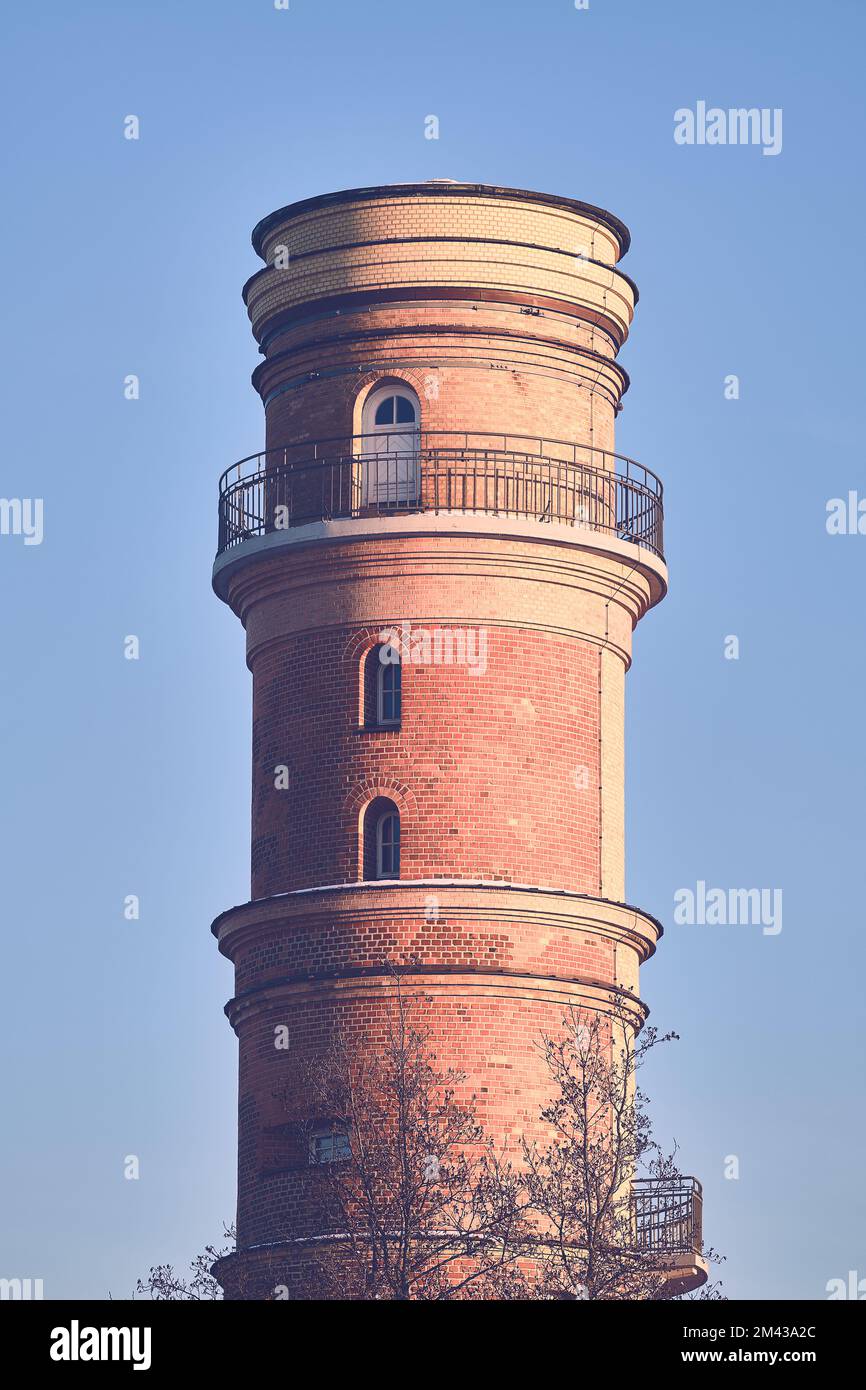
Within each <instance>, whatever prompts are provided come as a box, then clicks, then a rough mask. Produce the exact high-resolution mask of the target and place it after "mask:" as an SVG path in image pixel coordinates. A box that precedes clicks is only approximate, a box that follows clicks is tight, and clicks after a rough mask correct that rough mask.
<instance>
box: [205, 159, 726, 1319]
mask: <svg viewBox="0 0 866 1390" xmlns="http://www.w3.org/2000/svg"><path fill="white" fill-rule="evenodd" d="M253 245H254V247H255V250H256V252H257V253H258V254H259V256H260V257H261V259H262V260H263V262H264V266H263V268H262V269H260V270H259V271H258V272H257V273H256V274H255V275H253V276H252V278H251V279H250V280H249V281H248V283H247V285H246V286H245V290H244V298H245V301H246V305H247V308H248V311H249V316H250V320H251V323H252V328H253V333H254V335H255V337H256V340H257V342H258V344H259V348H260V351H261V354H262V360H261V362H260V363H259V365H258V367H257V368H256V370H255V372H254V375H253V383H254V385H255V388H256V390H257V391H258V392H259V394H260V396H261V398H262V402H263V404H264V408H265V421H266V448H265V450H264V451H263V452H262V453H259V454H256V455H254V456H251V457H249V458H247V459H244V460H242V461H241V462H240V463H238V464H235V465H234V466H233V467H231V468H229V469H228V470H227V472H226V473H225V474H224V475H223V478H222V480H221V485H220V498H219V516H220V531H219V551H218V555H217V558H216V562H215V565H214V575H213V583H214V588H215V590H216V593H217V594H218V595H219V597H220V598H221V599H223V600H224V602H225V603H227V604H228V605H229V606H230V607H231V609H232V610H233V612H234V613H235V614H236V615H237V616H238V618H239V619H240V620H241V622H242V623H243V626H244V629H245V632H246V654H247V664H248V666H249V669H250V671H251V672H252V678H253V735H252V883H251V893H250V900H249V902H246V903H243V904H241V905H240V906H237V907H234V908H231V909H230V910H229V911H227V912H225V913H223V914H222V915H221V916H220V917H219V918H218V919H217V921H216V922H215V923H214V926H213V931H214V934H215V935H216V937H217V940H218V943H219V949H220V950H221V951H222V952H223V954H224V955H226V956H227V957H228V958H229V959H230V960H231V961H232V963H233V965H234V967H235V993H234V996H233V998H232V999H231V1001H230V1002H229V1004H228V1005H227V1006H226V1011H227V1014H228V1017H229V1021H230V1023H231V1025H232V1027H233V1029H234V1030H235V1032H236V1034H237V1037H238V1042H239V1053H240V1073H239V1107H238V1124H239V1142H238V1213H237V1253H236V1254H234V1255H232V1256H230V1257H228V1259H226V1260H224V1261H222V1262H221V1263H220V1265H219V1266H218V1274H219V1277H220V1279H221V1281H222V1283H223V1285H224V1287H225V1290H226V1294H227V1296H228V1297H250V1296H253V1297H266V1296H267V1294H268V1291H269V1289H272V1288H273V1286H274V1284H275V1283H280V1284H282V1285H286V1286H287V1287H288V1288H289V1289H290V1292H291V1296H293V1297H303V1296H305V1293H306V1292H307V1286H306V1283H305V1268H306V1265H305V1261H306V1259H307V1254H306V1253H305V1252H308V1251H309V1249H310V1242H311V1239H314V1238H315V1237H316V1236H317V1235H319V1234H321V1232H319V1231H317V1229H316V1216H315V1206H314V1204H311V1202H310V1200H309V1191H310V1166H311V1162H315V1161H321V1160H322V1159H327V1158H328V1157H329V1155H328V1154H326V1153H324V1148H326V1147H327V1146H328V1145H329V1144H333V1143H334V1142H335V1139H334V1135H333V1132H332V1130H330V1129H328V1128H327V1127H324V1128H323V1129H322V1132H321V1134H317V1131H316V1122H317V1120H319V1119H322V1120H326V1119H327V1117H318V1116H316V1115H315V1114H313V1113H310V1114H309V1115H308V1116H307V1120H308V1121H309V1125H308V1127H307V1128H306V1129H305V1130H304V1136H305V1137H304V1139H303V1142H301V1141H300V1140H299V1138H298V1130H297V1126H292V1125H291V1124H287V1123H286V1110H285V1105H284V1103H283V1100H282V1099H281V1096H282V1092H283V1091H284V1088H285V1084H286V1075H287V1072H286V1068H287V1059H292V1062H293V1063H297V1061H298V1059H299V1058H300V1059H306V1060H308V1061H315V1059H316V1056H317V1055H318V1054H321V1053H322V1052H323V1051H324V1050H325V1049H326V1048H327V1047H328V1045H329V1039H330V1038H331V1037H332V1036H333V1033H334V1030H335V1028H339V1029H340V1030H341V1035H343V1036H347V1037H348V1038H349V1039H350V1040H351V1043H352V1045H353V1046H354V1047H357V1048H358V1049H364V1048H367V1049H371V1050H373V1049H375V1048H376V1046H377V1039H378V1040H379V1042H380V1043H381V1038H382V1036H383V1028H384V1023H383V1020H384V1018H385V1014H386V1011H387V1009H388V1007H389V1004H388V999H389V984H390V981H389V977H388V974H387V968H386V963H387V962H393V963H395V964H396V965H397V966H399V967H401V968H402V967H405V968H406V971H407V974H406V979H407V981H408V983H409V984H410V985H411V987H412V988H417V990H418V991H419V992H422V993H423V998H424V1000H425V1023H426V1024H427V1025H428V1026H429V1028H430V1030H431V1033H432V1049H433V1051H434V1052H435V1054H436V1057H437V1065H438V1066H440V1067H442V1068H443V1069H445V1068H447V1067H449V1066H450V1067H454V1068H456V1069H460V1070H462V1071H464V1072H465V1073H466V1074H467V1077H468V1081H467V1085H468V1087H469V1088H470V1089H471V1090H472V1092H473V1094H474V1095H475V1097H476V1102H477V1107H478V1118H479V1121H480V1122H481V1123H482V1124H483V1125H484V1127H485V1129H486V1131H487V1132H488V1133H489V1134H491V1135H492V1136H493V1138H494V1139H495V1140H497V1141H498V1142H499V1143H501V1144H504V1145H505V1146H506V1147H511V1148H512V1149H514V1148H516V1146H517V1145H518V1144H519V1142H520V1138H521V1136H522V1135H523V1134H526V1135H527V1136H529V1137H532V1135H533V1133H535V1132H536V1129H537V1127H538V1125H539V1123H540V1122H539V1119H538V1112H539V1107H540V1105H541V1104H542V1103H543V1101H544V1100H545V1098H546V1095H547V1092H546V1089H545V1076H544V1075H543V1074H542V1073H543V1071H544V1068H543V1063H542V1060H541V1058H540V1057H539V1055H538V1052H537V1049H536V1046H535V1044H536V1042H537V1040H538V1038H539V1036H540V1035H541V1034H543V1033H547V1034H553V1033H555V1032H556V1031H557V1029H558V1028H559V1026H560V1024H561V1020H562V1017H563V1015H564V1014H565V1013H566V1012H567V1010H568V1009H569V1008H570V1007H571V1006H575V1007H578V1008H580V1009H582V1010H601V1011H605V1010H609V1009H610V1007H611V1000H612V999H613V998H616V999H617V1000H620V1001H625V1003H626V1004H627V1006H628V1007H629V1008H630V1009H631V1010H632V1011H633V1014H634V1017H635V1019H636V1021H637V1022H638V1023H639V1022H640V1020H641V1019H642V1017H643V1016H644V1014H645V1009H644V1006H643V1005H642V1003H641V1001H640V993H639V984H638V973H639V967H640V966H641V964H642V963H643V962H644V961H645V960H646V959H647V958H648V957H649V956H650V955H651V954H652V953H653V951H654V950H655V947H656V942H657V940H658V937H659V935H660V931H661V929H660V927H659V924H658V923H657V922H656V921H655V920H654V919H653V918H652V917H650V916H649V915H647V914H646V913H645V912H642V911H641V910H640V909H638V908H636V907H633V906H631V905H629V904H627V903H626V902H625V901H624V899H625V880H624V748H623V735H624V696H625V677H626V672H627V670H628V668H629V664H630V662H631V651H632V633H633V631H634V628H635V627H636V625H637V623H638V621H639V620H640V619H641V618H642V617H643V616H644V614H645V613H646V612H647V611H648V610H649V609H650V608H651V607H652V606H653V605H654V604H656V603H658V602H659V601H660V599H661V598H662V597H663V596H664V593H665V589H666V584H667V571H666V568H665V563H664V556H663V543H662V485H661V483H660V481H659V480H658V478H657V477H656V476H655V475H654V474H653V473H652V472H650V471H649V469H647V468H645V467H642V466H641V465H640V464H638V463H635V462H634V461H633V460H630V459H626V458H623V457H622V456H620V455H618V454H617V453H616V452H615V448H614V422H615V419H616V415H617V412H618V411H619V409H620V402H621V399H622V396H623V393H624V391H625V390H626V387H627V384H628V381H627V377H626V374H625V372H624V371H623V369H622V367H620V366H619V365H618V363H617V360H616V359H617V354H618V352H619V349H620V347H621V346H622V344H623V342H624V341H625V338H626V335H627V333H628V330H629V326H630V324H631V320H632V314H633V310H634V306H635V301H636V299H637V290H636V287H635V285H634V284H633V282H632V281H631V280H630V279H629V277H628V275H626V274H625V273H624V272H623V271H622V270H620V269H619V261H620V259H621V258H622V257H623V255H624V254H625V252H626V251H627V249H628V245H629V233H628V230H627V228H626V227H625V226H624V225H623V224H622V222H620V221H619V220H618V219H617V218H616V217H614V216H612V215H611V214H610V213H608V212H605V211H603V210H602V209H600V208H596V207H592V206H590V205H588V204H586V203H582V202H578V201H576V200H574V199H572V198H565V197H558V196H553V195H550V194H543V193H532V192H527V191H525V190H522V189H513V188H499V187H492V186H488V185H485V184H464V183H454V182H450V181H442V180H436V181H431V182H427V183H414V184H413V183H408V184H396V185H392V186H382V187H373V188H358V189H351V190H348V191H346V192H340V193H331V194H325V195H322V196H320V197H314V198H309V199H306V200H305V201H303V202H297V203H293V204H291V205H289V206H288V207H284V208H281V209H280V210H279V211H277V212H274V213H271V214H270V215H269V216H268V217H265V218H264V219H263V221H261V222H260V223H259V224H258V226H257V227H256V228H255V231H254V233H253ZM431 905H432V906H431ZM276 1037H282V1039H283V1043H284V1045H283V1046H275V1038H276ZM294 1074H296V1073H294ZM302 1099H303V1098H302ZM311 1104H312V1102H311ZM317 1144H320V1145H321V1146H323V1152H322V1153H321V1154H319V1153H317V1151H316V1145H317ZM687 1181H688V1183H689V1184H692V1185H691V1186H690V1187H687V1188H686V1189H685V1190H684V1192H682V1193H680V1196H679V1199H678V1200H679V1202H680V1207H679V1209H678V1210H679V1216H678V1220H677V1224H676V1237H675V1239H673V1238H671V1239H670V1240H668V1247H669V1248H666V1247H665V1240H666V1236H665V1229H672V1228H671V1227H670V1225H669V1224H668V1227H666V1226H665V1222H664V1220H661V1219H660V1217H659V1208H658V1204H657V1199H656V1196H654V1194H653V1193H652V1192H651V1191H648V1192H647V1193H646V1195H645V1199H644V1200H645V1204H646V1205H645V1219H646V1222H647V1230H648V1231H650V1232H651V1233H652V1232H654V1235H653V1236H652V1238H653V1239H654V1240H655V1241H656V1242H657V1244H658V1246H659V1248H660V1249H665V1252H666V1258H667V1260H668V1262H669V1264H670V1265H671V1266H672V1267H675V1268H676V1272H677V1277H678V1278H679V1279H680V1280H681V1281H682V1286H683V1287H689V1286H693V1285H694V1284H695V1283H700V1282H702V1280H703V1277H704V1273H703V1269H702V1266H701V1262H700V1259H699V1256H698V1253H697V1251H698V1248H699V1245H700V1231H699V1221H700V1189H699V1187H698V1185H697V1184H696V1183H693V1180H687ZM640 1210H641V1207H640V1205H638V1211H639V1213H640ZM684 1231H685V1232H686V1234H685V1236H684V1235H683V1232H684Z"/></svg>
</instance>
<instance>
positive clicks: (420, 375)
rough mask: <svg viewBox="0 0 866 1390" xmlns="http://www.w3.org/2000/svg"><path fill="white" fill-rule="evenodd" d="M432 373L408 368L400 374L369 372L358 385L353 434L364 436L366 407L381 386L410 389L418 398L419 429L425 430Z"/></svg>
mask: <svg viewBox="0 0 866 1390" xmlns="http://www.w3.org/2000/svg"><path fill="white" fill-rule="evenodd" d="M430 375H431V374H430V372H419V371H415V370H413V369H412V368H407V369H406V370H405V371H402V370H401V372H400V373H399V375H397V374H395V373H394V372H368V373H367V374H366V375H365V376H363V377H361V379H360V382H359V383H357V390H356V393H355V401H354V405H353V408H352V434H363V431H364V424H363V418H364V406H365V405H366V404H367V401H368V399H369V397H370V396H371V395H372V394H373V392H374V391H378V390H379V387H380V386H397V387H400V386H403V387H408V388H409V390H410V391H412V392H413V394H414V395H415V396H417V398H418V421H417V424H418V427H419V429H423V428H424V418H423V417H424V401H425V399H426V397H427V387H428V378H429V377H430Z"/></svg>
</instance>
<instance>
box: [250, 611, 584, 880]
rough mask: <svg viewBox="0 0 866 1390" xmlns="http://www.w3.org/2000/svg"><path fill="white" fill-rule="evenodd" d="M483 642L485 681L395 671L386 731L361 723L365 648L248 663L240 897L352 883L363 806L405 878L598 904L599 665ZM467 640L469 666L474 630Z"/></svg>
mask: <svg viewBox="0 0 866 1390" xmlns="http://www.w3.org/2000/svg"><path fill="white" fill-rule="evenodd" d="M393 616H394V621H395V622H398V623H399V621H400V615H399V613H398V612H395V613H394V615H393ZM381 630H387V629H386V628H384V627H383V629H381ZM381 630H380V631H381ZM461 631H463V632H466V629H461ZM483 631H484V634H485V637H486V660H485V665H486V670H485V671H484V672H483V674H480V673H479V674H473V673H472V670H473V668H471V667H469V666H468V665H464V666H459V665H438V666H437V665H429V666H428V665H421V664H417V665H416V664H413V663H409V664H406V663H404V665H403V718H402V723H401V726H400V728H399V729H368V728H365V727H363V726H361V725H359V720H358V705H359V690H360V688H361V684H362V664H363V658H364V655H365V654H366V652H367V651H368V650H369V648H370V646H371V645H373V640H375V638H376V637H377V636H378V634H373V640H371V637H370V636H369V635H368V634H367V632H366V630H365V629H362V630H360V631H359V632H352V631H346V630H339V629H338V630H328V631H325V632H322V633H313V632H310V633H304V634H302V635H298V636H296V637H292V638H289V639H287V640H286V641H285V642H282V643H280V644H279V646H272V647H269V648H267V649H265V650H263V651H262V652H260V654H259V655H258V656H257V657H256V659H255V661H254V663H253V706H254V710H255V719H254V725H253V842H252V893H253V897H254V898H258V897H265V896H267V895H269V894H273V893H282V892H287V891H289V890H292V889H295V888H306V887H312V886H315V885H318V884H325V883H346V882H351V881H353V880H355V879H358V878H359V877H361V873H360V866H359V863H360V849H359V835H360V831H359V815H360V810H361V807H362V805H363V803H364V802H365V801H367V800H369V799H372V796H373V795H374V794H377V793H378V794H383V795H391V796H392V797H393V798H394V799H395V800H396V801H397V803H398V805H399V806H400V808H401V833H402V868H401V872H402V874H403V876H404V877H406V878H429V877H435V876H440V877H441V876H444V877H474V878H490V879H502V880H505V881H508V882H516V883H533V884H543V885H550V886H554V887H562V888H572V889H575V890H576V891H579V892H596V891H598V887H599V833H598V832H599V825H598V821H599V798H598V786H599V715H598V705H599V673H598V653H597V651H596V650H595V649H594V648H593V647H592V646H590V645H589V644H581V643H579V642H575V641H573V640H569V639H566V638H556V637H554V636H552V635H550V634H540V633H536V634H533V633H526V632H523V631H521V630H520V629H497V628H493V629H490V630H488V629H486V628H485V629H483ZM434 633H435V629H434V630H431V637H432V636H433V634H434ZM358 637H360V638H361V643H362V644H363V645H361V646H360V650H359V643H358V641H357V640H356V639H357V638H358ZM467 640H468V639H467ZM473 640H474V642H475V643H476V646H475V647H472V646H469V648H468V650H469V651H470V652H474V653H475V655H476V662H477V654H478V651H479V650H480V643H481V640H482V639H481V637H480V635H479V633H478V630H477V629H474V630H473ZM446 650H447V649H446ZM410 651H411V646H410ZM476 669H480V668H478V667H477V664H476ZM278 766H285V767H287V768H288V787H287V788H285V789H277V787H276V786H275V781H276V780H277V778H276V777H275V769H276V768H277V767H278ZM578 768H585V769H587V779H588V786H585V787H583V786H578V784H577V778H576V770H577V769H578Z"/></svg>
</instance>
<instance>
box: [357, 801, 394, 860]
mask: <svg viewBox="0 0 866 1390" xmlns="http://www.w3.org/2000/svg"><path fill="white" fill-rule="evenodd" d="M363 837H364V844H363V850H364V878H365V879H377V878H399V877H400V812H399V811H398V809H397V807H396V806H395V805H394V802H393V801H390V800H389V799H388V797H386V796H377V797H376V799H375V801H371V802H370V805H369V806H368V807H367V811H366V814H365V816H364V828H363Z"/></svg>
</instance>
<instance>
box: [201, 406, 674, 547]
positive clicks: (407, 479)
mask: <svg viewBox="0 0 866 1390" xmlns="http://www.w3.org/2000/svg"><path fill="white" fill-rule="evenodd" d="M662 492H663V489H662V484H661V482H660V480H659V479H658V478H657V477H656V475H655V474H654V473H652V472H650V470H649V469H648V468H644V467H643V465H642V464H639V463H635V462H634V460H633V459H628V458H625V457H623V456H622V455H620V454H612V453H608V452H606V451H605V450H601V449H594V448H592V447H590V446H588V445H580V444H571V443H565V442H563V441H561V440H545V439H538V438H534V437H529V436H523V435H519V436H518V435H495V434H484V433H471V434H455V433H452V432H444V431H427V432H420V433H411V432H409V433H392V434H380V435H376V436H370V435H363V436H361V435H359V436H354V437H351V438H345V437H344V438H340V439H326V440H319V441H304V442H302V443H298V444H293V445H289V446H286V447H285V448H280V449H270V450H268V451H266V452H265V453H261V454H253V455H251V456H250V457H249V458H246V459H242V460H241V461H240V462H239V463H236V464H234V465H233V466H232V467H231V468H229V469H228V470H227V471H226V472H225V473H224V474H223V476H222V478H221V480H220V496H219V545H218V550H217V555H218V557H219V556H221V555H223V554H224V553H225V552H226V551H228V550H231V549H233V548H235V547H238V546H240V545H242V544H243V543H244V542H245V541H249V540H254V539H258V538H260V537H263V536H267V535H269V534H271V533H272V532H275V531H280V530H284V529H288V528H290V527H297V526H304V525H308V524H309V523H311V522H317V521H331V520H338V519H351V518H366V517H375V516H399V515H406V514H412V513H423V512H436V513H442V512H462V513H486V514H487V515H491V516H503V517H506V516H512V517H520V518H524V519H529V520H533V521H536V522H540V523H544V522H560V523H566V524H568V525H572V526H575V527H579V528H584V529H587V530H590V531H596V532H602V533H606V534H608V535H610V536H615V537H616V538H617V540H620V541H626V542H630V543H632V544H634V545H637V546H642V547H644V548H645V549H646V550H648V551H650V552H651V553H652V554H653V555H656V556H658V558H659V559H663V535H662V524H663V506H662Z"/></svg>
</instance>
